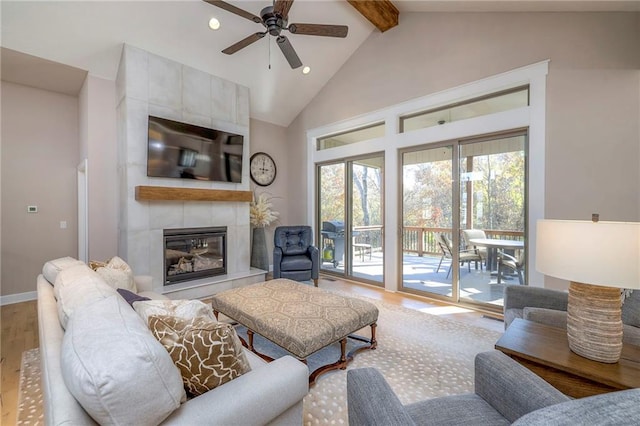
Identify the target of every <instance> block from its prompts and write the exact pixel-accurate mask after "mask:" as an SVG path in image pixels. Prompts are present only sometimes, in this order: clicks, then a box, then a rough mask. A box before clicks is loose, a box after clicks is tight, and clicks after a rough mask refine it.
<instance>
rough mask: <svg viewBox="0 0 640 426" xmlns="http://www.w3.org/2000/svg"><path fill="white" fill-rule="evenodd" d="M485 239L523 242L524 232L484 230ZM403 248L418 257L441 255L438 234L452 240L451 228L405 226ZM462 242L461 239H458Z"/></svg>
mask: <svg viewBox="0 0 640 426" xmlns="http://www.w3.org/2000/svg"><path fill="white" fill-rule="evenodd" d="M484 232H485V234H486V235H487V238H496V239H500V240H523V239H524V232H522V231H508V230H504V229H485V230H484ZM402 233H403V238H402V241H403V247H402V250H403V251H404V252H405V253H417V254H418V256H423V255H424V254H441V250H440V247H439V246H438V239H437V238H438V234H439V233H444V234H446V235H447V236H448V237H449V238H450V239H451V240H453V231H452V230H451V228H423V227H418V226H405V227H404V228H403V229H402ZM460 241H462V237H460Z"/></svg>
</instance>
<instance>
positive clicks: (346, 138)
mask: <svg viewBox="0 0 640 426" xmlns="http://www.w3.org/2000/svg"><path fill="white" fill-rule="evenodd" d="M382 136H384V122H382V123H376V124H372V125H370V126H366V127H360V128H359V129H355V130H349V131H348V132H343V133H337V134H335V135H331V136H325V137H323V138H318V144H317V146H316V149H317V150H318V151H321V150H323V149H329V148H335V147H338V146H344V145H349V144H352V143H357V142H362V141H366V140H369V139H375V138H380V137H382Z"/></svg>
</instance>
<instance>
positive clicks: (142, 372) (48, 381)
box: [37, 265, 308, 425]
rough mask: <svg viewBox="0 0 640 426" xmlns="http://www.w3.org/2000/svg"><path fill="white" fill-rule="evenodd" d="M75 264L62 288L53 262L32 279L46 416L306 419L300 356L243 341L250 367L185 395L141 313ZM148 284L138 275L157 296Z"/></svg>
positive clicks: (186, 421) (182, 421) (243, 421)
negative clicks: (266, 353)
mask: <svg viewBox="0 0 640 426" xmlns="http://www.w3.org/2000/svg"><path fill="white" fill-rule="evenodd" d="M49 266H50V265H49ZM74 268H75V273H74V274H69V275H67V276H66V278H67V279H66V281H67V282H66V283H62V284H67V285H70V286H71V287H70V288H72V289H73V291H71V292H67V293H66V294H64V293H60V290H59V289H58V290H56V289H54V284H55V285H56V286H58V285H60V284H61V283H60V281H62V280H61V279H58V280H56V273H57V271H54V272H53V273H52V268H45V269H44V272H45V274H44V275H48V279H47V278H45V276H44V275H40V276H38V278H37V293H38V328H39V337H40V355H41V368H42V389H43V396H44V412H45V421H46V424H47V425H63V424H68V425H90V424H91V425H92V424H96V423H105V424H136V425H150V424H159V423H162V424H167V425H195V424H197V425H207V424H210V425H218V424H224V425H262V424H287V425H299V424H301V423H302V399H303V397H304V396H305V395H306V394H307V392H308V369H307V366H306V365H304V364H303V363H301V362H300V361H298V360H296V359H295V358H293V357H290V356H285V357H283V358H280V359H278V360H276V361H274V362H271V363H266V362H265V361H263V360H262V359H260V358H259V357H257V356H256V355H254V354H253V353H251V352H248V351H246V350H245V351H244V352H245V354H246V356H247V358H248V360H249V363H250V365H251V371H249V372H248V373H246V374H243V375H241V376H239V377H237V378H235V379H233V380H231V381H229V382H227V383H225V384H223V385H221V386H219V387H216V388H215V389H213V390H210V391H208V392H206V393H204V394H202V395H200V396H197V397H193V398H192V399H189V400H186V395H185V392H184V387H183V384H182V378H181V376H180V373H179V372H178V369H177V368H176V367H175V365H173V361H171V358H170V356H169V354H168V353H167V351H166V350H165V349H164V347H162V345H160V343H159V342H158V341H157V340H155V338H154V337H153V335H152V334H151V332H150V331H149V329H148V328H147V326H146V324H145V323H144V321H143V320H142V318H140V316H139V315H138V314H136V312H135V311H134V310H133V309H132V308H131V306H130V305H129V304H128V303H127V302H126V301H125V300H124V298H122V297H121V296H120V295H119V294H117V293H112V292H111V291H110V290H108V289H106V288H105V287H104V285H103V283H100V282H99V279H100V277H99V276H98V275H97V274H95V272H94V271H93V270H91V268H89V267H87V266H86V265H75V266H74ZM53 269H55V268H53ZM149 286H150V281H149V280H147V281H144V280H137V287H138V290H139V291H142V293H141V294H143V295H145V296H147V297H150V298H163V296H162V295H159V294H155V293H153V292H150V291H149V290H151V289H150V288H149ZM145 287H146V288H145ZM144 290H147V291H144ZM113 291H114V292H115V290H113ZM63 294H64V297H65V299H64V300H60V299H61V297H62V295H63ZM61 301H62V302H63V303H62V304H61V303H60V302H61ZM61 305H65V306H61ZM63 317H64V318H63ZM61 320H63V321H61ZM62 323H65V325H66V327H65V328H63V326H62ZM160 349H161V350H160Z"/></svg>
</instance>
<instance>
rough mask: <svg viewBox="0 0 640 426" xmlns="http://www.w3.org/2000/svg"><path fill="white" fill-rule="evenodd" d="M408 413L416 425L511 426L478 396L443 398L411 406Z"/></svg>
mask: <svg viewBox="0 0 640 426" xmlns="http://www.w3.org/2000/svg"><path fill="white" fill-rule="evenodd" d="M405 408H406V410H407V412H408V413H409V415H410V416H411V418H412V419H413V421H414V422H415V423H416V424H425V420H427V419H428V422H429V424H433V425H438V426H465V425H468V426H477V425H493V426H499V425H509V424H511V422H509V421H508V420H507V419H505V418H504V417H502V416H501V415H500V413H498V412H497V411H496V410H495V409H494V408H493V407H491V405H489V404H488V403H487V402H486V401H485V400H484V399H482V398H480V397H479V396H478V395H476V394H472V393H467V394H462V395H451V396H443V397H440V398H433V399H428V400H426V401H421V402H416V403H415V404H409V405H407V406H406V407H405Z"/></svg>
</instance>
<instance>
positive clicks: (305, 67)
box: [302, 65, 311, 75]
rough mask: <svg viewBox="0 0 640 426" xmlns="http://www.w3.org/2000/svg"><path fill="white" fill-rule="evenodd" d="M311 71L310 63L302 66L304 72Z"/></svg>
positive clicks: (305, 73)
mask: <svg viewBox="0 0 640 426" xmlns="http://www.w3.org/2000/svg"><path fill="white" fill-rule="evenodd" d="M310 72H311V67H310V66H308V65H305V66H304V68H302V74H304V75H307V74H309V73H310Z"/></svg>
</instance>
